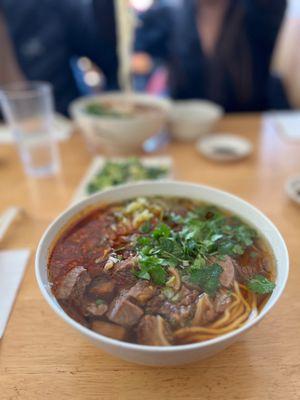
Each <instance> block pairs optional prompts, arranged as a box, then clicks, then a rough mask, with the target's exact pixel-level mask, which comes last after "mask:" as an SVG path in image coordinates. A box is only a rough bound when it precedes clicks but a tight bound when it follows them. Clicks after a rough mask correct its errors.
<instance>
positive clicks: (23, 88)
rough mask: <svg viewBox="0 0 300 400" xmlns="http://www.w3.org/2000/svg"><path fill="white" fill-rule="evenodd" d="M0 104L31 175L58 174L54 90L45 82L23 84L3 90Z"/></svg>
mask: <svg viewBox="0 0 300 400" xmlns="http://www.w3.org/2000/svg"><path fill="white" fill-rule="evenodd" d="M0 103H1V105H2V109H3V114H4V118H5V120H6V122H7V123H8V125H9V127H10V129H11V131H12V133H13V136H14V138H15V141H16V143H17V146H18V149H19V153H20V156H21V159H22V162H23V166H24V170H25V172H26V173H27V174H28V175H31V176H34V177H42V176H48V175H54V174H56V173H57V172H58V171H59V157H58V149H57V144H56V141H55V137H54V129H53V128H54V108H53V95H52V87H51V85H50V84H48V83H45V82H20V83H15V84H11V85H6V86H2V87H1V88H0Z"/></svg>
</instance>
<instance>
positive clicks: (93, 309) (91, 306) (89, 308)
mask: <svg viewBox="0 0 300 400" xmlns="http://www.w3.org/2000/svg"><path fill="white" fill-rule="evenodd" d="M82 308H83V314H84V315H85V316H86V317H101V316H102V315H104V314H105V313H106V311H107V310H108V306H107V304H105V303H101V304H97V303H95V302H86V303H84V305H83V307H82Z"/></svg>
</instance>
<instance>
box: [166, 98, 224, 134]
mask: <svg viewBox="0 0 300 400" xmlns="http://www.w3.org/2000/svg"><path fill="white" fill-rule="evenodd" d="M223 113H224V110H223V108H222V107H220V106H219V105H217V104H215V103H212V102H210V101H207V100H186V101H174V102H173V103H172V107H171V112H170V118H169V129H170V132H171V134H172V136H173V137H174V138H176V139H178V140H182V141H191V140H195V139H197V138H199V137H200V136H202V135H205V134H207V133H210V132H211V131H212V130H213V128H214V126H215V124H216V123H217V121H218V120H219V119H220V118H221V117H222V115H223Z"/></svg>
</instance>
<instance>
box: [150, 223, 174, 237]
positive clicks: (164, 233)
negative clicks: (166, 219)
mask: <svg viewBox="0 0 300 400" xmlns="http://www.w3.org/2000/svg"><path fill="white" fill-rule="evenodd" d="M170 235H171V228H170V227H169V226H168V225H166V224H159V225H158V226H157V227H156V228H155V229H154V231H153V232H152V236H153V237H154V238H155V239H159V238H161V237H169V236H170Z"/></svg>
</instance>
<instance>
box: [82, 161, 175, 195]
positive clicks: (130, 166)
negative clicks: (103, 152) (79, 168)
mask: <svg viewBox="0 0 300 400" xmlns="http://www.w3.org/2000/svg"><path fill="white" fill-rule="evenodd" d="M169 172H170V170H169V168H168V167H167V166H159V165H157V166H154V165H153V166H150V165H148V166H147V165H144V163H142V161H141V160H140V159H138V158H135V157H132V158H128V159H124V160H120V161H114V160H108V161H106V162H105V164H104V166H103V167H102V168H101V169H100V170H99V172H98V173H96V175H95V176H94V177H93V178H92V179H91V181H90V182H89V183H88V185H87V189H86V190H87V193H88V194H92V193H95V192H98V191H100V190H103V189H106V188H108V187H111V186H116V185H121V184H122V183H127V182H138V181H142V180H152V179H154V180H155V179H162V178H166V177H167V176H168V174H169Z"/></svg>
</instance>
